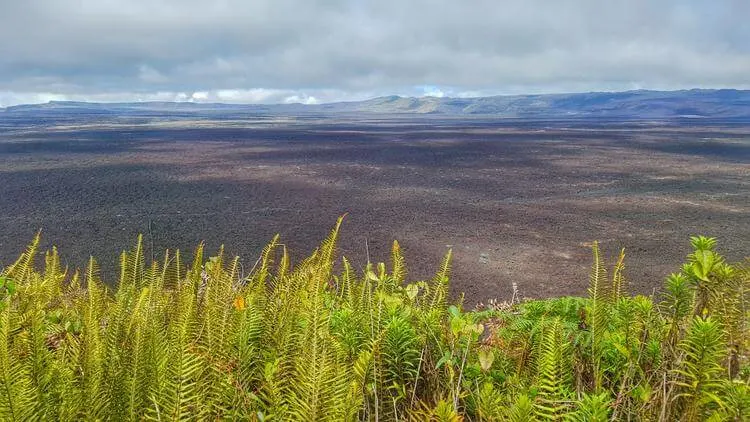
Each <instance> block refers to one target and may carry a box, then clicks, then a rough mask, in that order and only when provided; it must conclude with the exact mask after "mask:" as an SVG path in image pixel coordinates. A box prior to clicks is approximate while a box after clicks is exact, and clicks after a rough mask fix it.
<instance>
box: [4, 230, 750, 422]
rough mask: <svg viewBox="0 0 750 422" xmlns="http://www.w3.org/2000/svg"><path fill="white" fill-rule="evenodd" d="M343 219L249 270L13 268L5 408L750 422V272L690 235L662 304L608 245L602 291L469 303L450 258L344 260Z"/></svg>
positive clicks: (290, 416)
mask: <svg viewBox="0 0 750 422" xmlns="http://www.w3.org/2000/svg"><path fill="white" fill-rule="evenodd" d="M340 224H341V219H339V221H338V222H337V224H336V226H335V228H334V230H333V231H332V232H331V235H330V236H329V237H328V238H327V239H325V240H324V241H323V243H322V245H321V246H320V248H319V249H317V250H316V251H315V252H314V253H313V254H312V255H311V256H309V257H308V258H306V259H304V260H302V261H300V262H299V263H297V264H296V265H292V264H291V262H292V261H291V259H290V257H289V255H288V253H287V251H286V248H285V247H284V246H283V245H282V244H281V243H279V239H278V237H275V238H274V239H273V240H272V241H271V242H270V244H269V245H268V246H267V247H266V248H265V249H264V250H263V252H262V254H261V257H260V258H259V259H258V262H257V263H256V265H255V266H254V267H253V268H252V269H251V270H250V273H243V269H242V267H241V265H240V264H239V260H238V259H237V258H233V259H232V258H229V257H226V256H225V254H224V253H223V250H220V251H219V253H218V254H217V255H216V256H213V257H210V258H204V251H203V247H202V246H199V247H198V248H197V250H196V251H195V253H194V260H193V262H192V264H186V263H185V262H183V257H182V255H181V254H180V253H179V252H174V253H172V252H167V253H166V254H165V256H164V259H163V261H160V262H150V263H149V262H147V261H146V259H145V257H144V251H143V243H142V239H141V238H139V239H138V240H137V242H136V244H135V247H134V248H133V249H132V250H131V251H129V252H126V253H123V254H122V257H121V260H120V263H121V268H120V279H119V282H118V284H117V286H116V287H115V288H113V289H110V288H108V287H107V286H105V285H104V284H103V283H102V282H101V280H100V277H99V268H98V266H97V264H96V261H95V260H94V259H93V258H92V259H90V260H89V262H88V263H87V265H86V266H85V268H84V269H83V270H82V271H71V270H68V269H66V268H62V266H61V264H60V259H59V257H58V253H57V250H55V249H52V250H51V251H49V252H47V253H46V254H45V256H44V267H43V269H42V270H39V269H38V267H37V266H36V262H37V261H39V260H40V258H39V257H37V255H38V254H39V253H40V252H39V251H38V247H39V237H38V236H37V238H35V239H34V241H33V242H32V244H31V245H30V246H29V248H28V249H27V250H26V251H25V252H24V253H23V254H22V255H21V257H20V258H19V259H18V260H17V261H16V262H15V263H14V264H13V265H11V266H9V267H7V268H5V269H3V270H2V272H0V420H81V419H83V420H143V419H151V420H169V421H177V420H216V419H228V420H263V421H266V420H269V421H270V420H278V421H285V420H300V421H325V420H335V421H339V420H434V421H460V420H474V421H496V420H509V421H528V420H575V421H608V420H654V421H656V420H661V421H667V420H677V419H683V420H691V421H692V420H709V419H710V420H717V421H718V420H736V421H741V420H748V419H749V418H750V387H749V386H748V382H749V380H750V366H749V365H748V360H747V352H748V346H750V345H749V344H748V338H750V335H749V334H750V333H748V328H749V327H748V306H747V305H748V291H749V290H750V289H748V287H750V273H749V272H748V270H747V269H746V267H743V266H742V265H736V266H730V265H729V264H727V263H726V262H725V260H724V259H723V258H722V257H721V256H720V255H719V254H718V253H717V252H716V250H715V243H716V242H715V240H713V239H709V238H704V237H696V238H693V239H692V244H693V249H694V250H693V252H692V253H691V254H690V255H689V256H688V258H687V263H686V264H685V265H684V266H683V267H682V270H681V271H680V272H679V273H677V274H673V275H671V276H670V277H669V278H668V279H667V283H666V286H665V289H664V294H662V295H660V296H659V297H658V298H650V297H643V296H635V297H630V296H628V294H627V292H626V291H625V289H626V283H625V278H624V274H625V266H624V261H623V257H624V255H623V253H621V254H620V256H619V259H618V260H617V262H616V264H615V265H614V267H613V270H612V271H611V277H608V275H607V271H606V270H605V266H606V265H605V263H604V262H603V260H602V258H601V256H600V253H599V248H598V246H595V247H594V265H593V269H592V274H591V279H590V289H589V291H590V297H588V298H559V299H549V300H538V301H528V302H523V303H520V304H510V305H505V306H496V305H495V306H492V307H490V308H482V309H477V310H473V311H468V312H467V311H464V310H463V309H461V306H460V305H451V304H450V302H449V300H448V297H449V294H448V281H449V275H450V259H451V255H450V253H448V255H447V256H446V258H445V260H444V262H443V263H442V265H441V267H440V269H439V270H438V272H437V275H436V276H435V277H434V278H433V279H432V280H430V281H417V282H412V283H407V282H406V277H407V271H406V264H405V260H404V258H403V256H402V255H401V249H400V247H399V245H398V243H396V242H394V244H393V249H392V253H391V259H390V261H391V262H390V264H389V265H386V264H382V263H381V264H371V263H367V265H366V266H365V267H364V269H363V271H361V273H360V275H357V273H358V272H357V271H355V270H353V268H352V265H351V263H350V262H349V261H347V260H346V259H342V261H341V264H340V266H339V269H338V270H334V269H335V268H336V267H337V265H336V262H337V260H336V258H335V245H336V238H337V235H338V230H339V226H340Z"/></svg>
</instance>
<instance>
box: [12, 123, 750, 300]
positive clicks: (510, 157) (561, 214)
mask: <svg viewBox="0 0 750 422" xmlns="http://www.w3.org/2000/svg"><path fill="white" fill-rule="evenodd" d="M0 119H2V117H0ZM343 213H347V218H346V223H345V226H344V230H343V232H342V241H341V250H342V252H343V253H344V254H346V255H347V256H349V257H350V258H352V259H353V260H354V261H355V262H356V263H357V264H358V265H362V264H363V263H364V261H365V257H366V254H367V253H368V251H369V255H370V257H371V259H372V260H373V261H379V260H386V259H387V258H388V250H389V247H390V242H391V241H392V240H393V239H398V240H399V241H400V242H401V244H402V247H403V249H404V250H405V254H406V256H407V260H408V263H409V264H410V266H409V268H410V273H411V278H413V279H422V278H428V277H430V276H431V274H432V272H433V271H434V270H436V269H437V266H438V264H439V261H440V259H441V257H442V255H443V254H444V253H445V252H446V251H447V249H448V248H452V249H453V251H454V256H455V263H454V270H453V275H454V276H453V289H454V291H456V292H459V291H462V292H465V294H466V300H467V302H470V303H474V302H477V301H480V300H484V299H487V298H493V297H497V298H501V299H503V298H508V297H510V295H511V293H512V285H513V283H515V284H516V285H517V286H518V290H519V291H520V293H521V294H522V295H524V296H527V297H546V296H556V295H563V294H583V293H584V292H585V290H586V287H587V283H588V267H589V265H590V248H589V245H590V243H591V242H592V241H593V240H599V241H601V244H602V247H603V248H604V250H605V252H606V253H607V254H608V255H609V256H611V255H614V254H616V253H617V251H618V250H619V248H621V247H624V248H626V253H627V255H628V256H627V261H626V262H627V270H626V275H627V276H628V278H629V280H630V283H631V290H633V291H635V292H640V293H645V294H649V293H651V292H652V291H653V289H655V288H658V287H659V286H660V285H661V283H662V280H663V279H664V277H665V276H666V275H667V274H668V273H669V272H672V271H675V270H677V269H678V267H679V265H680V263H681V262H682V260H683V258H684V256H685V255H686V254H687V253H688V252H689V243H688V237H689V236H690V235H692V234H698V233H700V234H705V235H709V236H716V237H718V238H719V239H720V246H723V247H724V248H723V249H724V250H725V251H726V252H727V255H728V256H729V258H731V259H732V260H740V259H743V258H744V257H745V256H747V255H750V218H749V217H750V126H742V125H738V124H729V123H725V124H718V123H715V124H703V125H700V126H698V125H694V124H691V125H679V124H655V123H616V122H604V123H596V124H594V123H585V122H524V121H498V120H494V121H493V120H488V119H469V118H462V119H439V118H434V117H413V118H412V117H410V118H387V119H382V120H372V119H367V118H363V117H352V118H339V119H336V120H334V119H329V118H312V117H310V118H305V119H299V118H283V119H281V118H271V117H266V118H234V119H225V120H211V121H208V120H195V119H186V118H183V119H178V120H169V119H166V120H165V119H158V118H149V119H143V120H141V121H137V122H133V121H118V120H116V119H109V120H96V119H94V120H93V121H92V120H87V121H86V122H85V123H82V122H76V121H75V119H73V120H72V121H65V122H60V121H46V122H41V123H33V122H21V123H19V122H11V123H8V122H5V123H4V124H0V265H1V264H8V263H9V261H11V260H12V259H14V258H15V256H17V254H18V253H19V252H20V251H21V250H22V249H23V247H24V245H25V244H26V243H28V241H29V240H30V239H31V238H32V237H33V234H34V233H35V231H36V230H38V229H40V228H41V229H42V231H43V236H44V239H45V244H46V245H49V244H51V243H54V244H56V245H58V246H59V247H60V249H61V250H62V253H63V257H64V259H65V260H66V262H67V263H69V265H71V266H76V265H82V264H83V263H85V260H86V258H87V257H88V255H90V254H93V255H94V256H97V257H100V258H101V259H100V261H101V262H102V264H103V266H104V267H105V269H106V270H105V277H106V278H107V281H110V282H113V281H114V277H115V274H116V257H117V254H118V252H119V251H120V250H122V249H124V248H126V247H128V245H129V244H131V243H132V242H133V240H134V239H135V237H136V235H137V233H138V232H142V233H144V235H145V239H146V244H147V247H148V248H149V251H148V253H149V254H151V248H153V249H154V255H155V256H157V257H158V256H159V255H160V254H161V251H162V250H163V249H164V248H167V247H179V248H181V249H183V250H191V249H192V248H194V246H195V245H196V244H197V243H198V242H200V241H201V240H205V241H206V244H207V246H208V247H209V249H210V250H215V249H217V248H218V246H219V245H220V243H224V244H226V248H227V250H228V251H229V252H230V253H232V254H238V255H240V256H242V257H243V263H244V266H245V268H248V267H251V266H252V265H253V263H254V262H255V260H256V258H257V255H258V253H259V251H260V249H261V248H262V246H263V245H264V244H265V242H267V241H268V240H269V239H270V238H271V237H272V236H273V234H275V233H277V232H279V233H281V235H282V239H283V240H284V242H286V244H287V245H288V246H289V247H290V248H291V249H292V251H293V253H294V256H296V257H298V258H301V257H302V256H303V255H304V254H305V253H308V252H310V251H311V250H312V249H313V248H314V247H315V246H316V244H317V242H319V241H320V240H321V239H323V238H324V237H325V235H326V232H327V231H328V230H329V229H330V227H331V226H332V224H333V223H334V221H335V219H336V217H337V216H338V215H340V214H343Z"/></svg>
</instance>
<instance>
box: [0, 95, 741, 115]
mask: <svg viewBox="0 0 750 422" xmlns="http://www.w3.org/2000/svg"><path fill="white" fill-rule="evenodd" d="M167 112H168V113H188V114H193V113H211V114H214V113H219V114H220V113H265V114H306V113H323V114H327V113H379V114H437V115H444V116H462V115H484V116H487V115H491V116H498V117H505V118H538V119H560V118H582V119H585V118H617V119H669V118H726V119H750V90H734V89H719V90H711V89H692V90H682V91H647V90H638V91H626V92H590V93H573V94H542V95H500V96H492V97H474V98H449V97H442V98H438V97H400V96H387V97H378V98H373V99H370V100H365V101H353V102H339V103H328V104H316V105H303V104H217V103H191V102H134V103H87V102H69V101H53V102H49V103H46V104H34V105H20V106H12V107H7V108H5V109H0V113H3V114H5V115H6V116H7V115H8V114H19V113H20V114H28V113H34V114H41V115H48V116H52V115H60V114H66V115H69V114H77V113H80V114H89V115H91V114H104V115H106V114H112V115H127V114H136V115H140V114H153V113H156V114H162V113H167Z"/></svg>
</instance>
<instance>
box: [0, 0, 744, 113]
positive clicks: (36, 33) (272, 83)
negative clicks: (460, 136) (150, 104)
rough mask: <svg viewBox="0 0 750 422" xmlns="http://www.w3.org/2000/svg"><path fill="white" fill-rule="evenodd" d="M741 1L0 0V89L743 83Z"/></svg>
mask: <svg viewBox="0 0 750 422" xmlns="http://www.w3.org/2000/svg"><path fill="white" fill-rule="evenodd" d="M749 15H750V2H747V1H744V0H714V1H710V0H660V1H653V0H630V1H628V2H607V1H600V0H566V1H556V2H550V1H547V0H511V1H509V0H505V1H501V0H473V1H470V2H457V1H455V0H430V1H427V0H411V1H408V2H404V1H402V0H379V1H374V0H327V1H324V0H317V1H316V0H309V1H300V0H254V1H252V2H248V1H244V0H221V1H214V2H206V1H202V0H104V1H103V0H79V1H77V2H76V5H75V7H72V6H71V4H70V2H69V1H65V0H25V1H15V2H14V1H10V0H0V92H4V93H5V94H0V95H2V97H0V100H2V102H3V103H4V104H6V103H7V102H13V101H22V100H24V101H25V100H39V99H44V98H47V97H50V96H53V97H54V98H130V99H134V100H138V99H147V98H166V97H169V98H172V97H177V98H180V99H184V100H189V99H192V100H193V101H230V102H274V101H275V102H285V101H300V102H306V101H313V100H314V101H320V102H327V101H333V100H347V99H359V98H362V97H365V96H370V95H388V94H401V95H441V94H442V95H459V96H460V95H463V94H465V93H478V94H486V93H526V92H561V91H587V90H620V89H629V88H632V87H634V86H638V87H643V88H652V89H675V88H690V87H738V88H747V87H750V25H746V24H745V17H746V16H749ZM424 87H432V88H434V89H432V90H425V89H424ZM159 93H161V94H159ZM462 93H463V94H462ZM196 94H197V95H196ZM311 99H313V100H311Z"/></svg>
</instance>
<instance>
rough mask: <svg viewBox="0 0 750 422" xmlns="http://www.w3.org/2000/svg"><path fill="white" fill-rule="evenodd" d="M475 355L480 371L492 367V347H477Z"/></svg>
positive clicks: (493, 356) (493, 360)
mask: <svg viewBox="0 0 750 422" xmlns="http://www.w3.org/2000/svg"><path fill="white" fill-rule="evenodd" d="M477 356H478V357H479V366H480V367H481V368H482V371H484V372H487V371H489V370H490V368H492V363H493V362H495V352H494V351H493V350H492V349H479V351H478V352H477Z"/></svg>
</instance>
